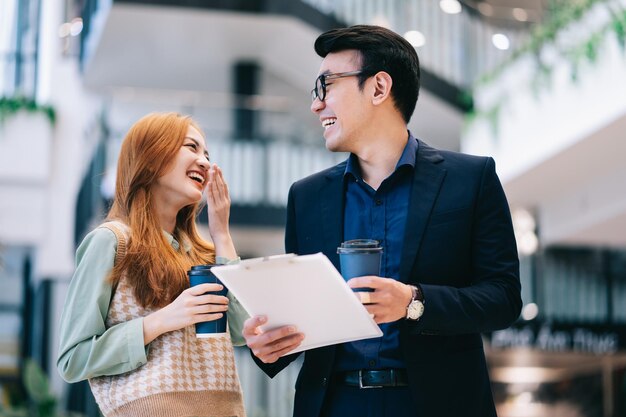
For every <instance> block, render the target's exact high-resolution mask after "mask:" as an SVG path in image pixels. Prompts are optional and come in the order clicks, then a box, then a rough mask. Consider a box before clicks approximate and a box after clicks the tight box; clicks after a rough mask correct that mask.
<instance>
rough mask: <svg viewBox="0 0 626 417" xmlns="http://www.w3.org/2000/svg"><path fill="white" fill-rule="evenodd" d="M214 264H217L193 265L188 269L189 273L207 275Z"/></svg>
mask: <svg viewBox="0 0 626 417" xmlns="http://www.w3.org/2000/svg"><path fill="white" fill-rule="evenodd" d="M214 266H215V264H208V265H193V266H192V267H191V269H190V270H189V271H187V275H206V274H207V273H208V272H209V271H210V270H211V268H213V267H214Z"/></svg>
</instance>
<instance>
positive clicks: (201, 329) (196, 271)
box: [187, 265, 228, 339]
mask: <svg viewBox="0 0 626 417" xmlns="http://www.w3.org/2000/svg"><path fill="white" fill-rule="evenodd" d="M213 266H214V265H194V266H192V267H191V269H190V270H189V271H187V275H188V276H189V285H190V286H192V287H194V286H196V285H200V284H220V285H222V286H223V285H224V284H222V283H221V282H220V280H219V279H218V278H217V277H216V276H215V275H213V273H212V272H211V268H212V267H213ZM227 293H228V290H227V289H226V287H224V288H223V289H222V291H212V292H210V293H207V294H215V295H223V296H224V297H225V296H226V294H227ZM221 333H226V312H224V315H223V316H222V317H221V318H219V319H217V320H213V321H204V322H200V323H196V337H198V338H200V339H206V338H209V337H213V336H218V335H220V334H221Z"/></svg>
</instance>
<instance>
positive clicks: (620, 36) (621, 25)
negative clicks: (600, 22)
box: [611, 10, 626, 52]
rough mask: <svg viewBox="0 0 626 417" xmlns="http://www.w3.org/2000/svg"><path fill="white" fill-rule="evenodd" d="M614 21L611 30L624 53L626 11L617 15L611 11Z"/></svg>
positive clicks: (625, 45)
mask: <svg viewBox="0 0 626 417" xmlns="http://www.w3.org/2000/svg"><path fill="white" fill-rule="evenodd" d="M611 15H612V16H613V19H612V20H611V29H613V32H614V33H615V36H616V37H617V42H618V44H619V46H620V48H621V49H622V52H624V51H625V50H626V10H622V12H621V13H615V12H614V11H613V10H611Z"/></svg>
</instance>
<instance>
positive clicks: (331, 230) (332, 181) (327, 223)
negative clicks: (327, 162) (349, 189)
mask: <svg viewBox="0 0 626 417" xmlns="http://www.w3.org/2000/svg"><path fill="white" fill-rule="evenodd" d="M345 169H346V164H345V162H344V163H341V164H339V165H337V166H336V167H335V168H334V169H332V170H331V171H330V172H329V173H328V174H327V175H326V183H325V184H324V185H322V187H321V189H320V193H319V198H320V199H321V203H320V205H321V209H322V212H321V218H320V219H319V220H320V223H321V227H322V233H323V236H324V242H323V243H322V247H323V248H324V249H323V252H324V254H325V255H326V256H327V257H328V259H330V261H331V262H332V263H333V264H334V265H335V267H336V268H337V269H339V255H337V246H339V244H340V243H341V241H342V239H343V209H344V207H343V205H344V198H343V193H344V190H343V174H344V172H345Z"/></svg>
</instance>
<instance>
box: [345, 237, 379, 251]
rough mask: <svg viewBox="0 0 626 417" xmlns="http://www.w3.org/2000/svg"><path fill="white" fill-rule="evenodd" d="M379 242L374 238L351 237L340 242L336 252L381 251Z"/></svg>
mask: <svg viewBox="0 0 626 417" xmlns="http://www.w3.org/2000/svg"><path fill="white" fill-rule="evenodd" d="M382 250H383V248H382V246H380V242H379V241H377V240H374V239H353V240H346V241H345V242H342V243H341V245H340V246H339V247H338V248H337V253H353V252H382Z"/></svg>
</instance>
